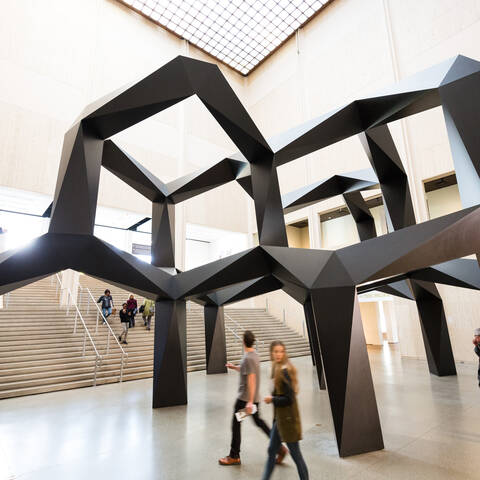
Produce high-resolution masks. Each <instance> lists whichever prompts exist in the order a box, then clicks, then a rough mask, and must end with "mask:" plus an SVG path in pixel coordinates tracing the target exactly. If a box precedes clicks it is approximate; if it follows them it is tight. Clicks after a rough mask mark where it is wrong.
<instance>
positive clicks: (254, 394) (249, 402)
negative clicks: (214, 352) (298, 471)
mask: <svg viewBox="0 0 480 480" xmlns="http://www.w3.org/2000/svg"><path fill="white" fill-rule="evenodd" d="M254 342H255V335H254V334H253V332H251V331H250V330H246V331H245V332H244V334H243V349H244V352H245V353H244V355H243V358H242V361H241V363H240V366H236V365H233V364H232V363H227V365H226V366H227V368H229V369H231V370H235V371H237V372H238V373H240V378H239V380H240V385H239V389H238V397H237V400H236V402H235V406H234V411H233V417H232V443H231V446H230V453H229V454H228V455H227V456H226V457H224V458H221V459H220V460H219V461H218V463H219V464H220V465H240V464H241V461H240V442H241V431H240V422H241V420H239V419H237V416H236V413H237V412H239V411H240V410H242V411H243V412H245V413H246V414H247V415H251V416H252V418H253V421H254V422H255V425H256V426H257V427H258V428H260V429H261V430H263V432H264V433H265V435H267V437H270V428H269V427H268V426H267V424H266V423H265V422H264V421H263V419H262V418H261V417H260V415H259V412H258V404H259V402H260V392H259V387H260V357H259V356H258V354H257V352H256V351H255V348H253V344H254ZM254 407H255V408H254ZM287 452H288V450H287V449H286V448H285V447H284V446H283V445H281V444H280V445H279V447H278V458H277V462H278V463H281V462H282V460H283V458H284V457H285V455H286V454H287Z"/></svg>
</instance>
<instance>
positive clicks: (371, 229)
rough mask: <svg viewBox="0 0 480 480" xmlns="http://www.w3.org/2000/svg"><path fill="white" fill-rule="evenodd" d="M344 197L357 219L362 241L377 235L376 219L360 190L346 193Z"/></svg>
mask: <svg viewBox="0 0 480 480" xmlns="http://www.w3.org/2000/svg"><path fill="white" fill-rule="evenodd" d="M343 199H344V200H345V203H346V204H347V208H348V210H350V213H351V215H352V217H353V219H354V220H355V224H356V225H357V232H358V236H359V238H360V241H363V240H368V239H369V238H374V237H376V236H377V230H376V228H375V220H374V218H373V216H372V214H371V213H370V209H369V208H368V205H367V202H365V200H364V199H363V197H362V194H361V193H360V192H358V191H357V192H351V193H344V194H343Z"/></svg>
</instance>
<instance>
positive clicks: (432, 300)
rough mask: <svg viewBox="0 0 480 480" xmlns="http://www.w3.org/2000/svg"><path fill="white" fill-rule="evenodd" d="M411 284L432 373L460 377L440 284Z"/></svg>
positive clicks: (410, 282) (420, 282)
mask: <svg viewBox="0 0 480 480" xmlns="http://www.w3.org/2000/svg"><path fill="white" fill-rule="evenodd" d="M408 283H409V286H410V289H411V291H412V293H413V296H414V297H415V300H416V302H417V309H418V315H419V317H420V325H421V327H422V336H423V343H424V345H425V352H426V354H427V361H428V368H429V370H430V373H433V374H434V375H438V376H439V377H443V376H446V375H456V374H457V370H456V368H455V360H454V358H453V352H452V345H451V343H450V336H449V334H448V326H447V320H446V318H445V311H444V309H443V302H442V298H441V297H440V294H439V293H438V290H437V287H436V285H435V284H434V283H432V282H424V281H421V280H409V281H408Z"/></svg>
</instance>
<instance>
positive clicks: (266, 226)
mask: <svg viewBox="0 0 480 480" xmlns="http://www.w3.org/2000/svg"><path fill="white" fill-rule="evenodd" d="M250 169H251V172H252V191H253V199H254V202H255V215H256V218H257V229H258V240H259V243H260V245H270V246H276V247H288V241H287V231H286V229H285V218H284V216H283V207H282V198H281V196H280V187H279V185H278V175H277V167H276V166H275V165H274V163H273V157H272V158H271V159H262V160H261V161H259V162H258V163H251V164H250Z"/></svg>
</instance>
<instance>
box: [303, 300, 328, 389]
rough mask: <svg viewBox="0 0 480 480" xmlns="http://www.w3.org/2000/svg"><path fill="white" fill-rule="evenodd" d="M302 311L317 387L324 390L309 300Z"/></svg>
mask: <svg viewBox="0 0 480 480" xmlns="http://www.w3.org/2000/svg"><path fill="white" fill-rule="evenodd" d="M303 311H304V312H305V322H306V324H307V330H308V341H309V343H310V351H311V353H312V360H313V365H315V367H316V369H317V376H318V386H319V388H320V390H326V389H327V386H326V385H325V375H324V374H323V367H322V357H321V356H320V345H319V343H318V335H317V327H316V325H315V317H314V315H313V310H312V302H311V300H307V301H306V302H305V304H304V305H303Z"/></svg>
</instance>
